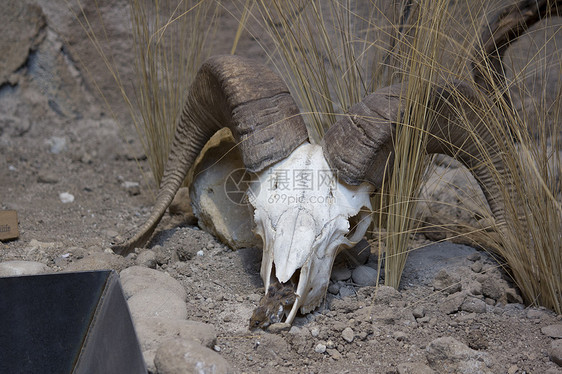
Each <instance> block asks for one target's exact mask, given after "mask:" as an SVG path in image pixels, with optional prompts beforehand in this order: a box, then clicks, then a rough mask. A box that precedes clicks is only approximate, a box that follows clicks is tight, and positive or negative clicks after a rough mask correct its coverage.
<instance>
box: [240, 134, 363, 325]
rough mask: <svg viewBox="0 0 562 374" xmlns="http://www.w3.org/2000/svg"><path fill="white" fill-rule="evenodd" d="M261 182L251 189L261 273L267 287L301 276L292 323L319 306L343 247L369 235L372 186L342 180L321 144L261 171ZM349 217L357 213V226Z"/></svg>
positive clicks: (308, 146) (301, 149) (304, 146)
mask: <svg viewBox="0 0 562 374" xmlns="http://www.w3.org/2000/svg"><path fill="white" fill-rule="evenodd" d="M257 183H259V184H260V188H259V189H258V188H250V189H249V190H248V191H249V194H250V196H249V201H250V203H251V204H252V206H253V207H254V220H255V223H256V230H255V232H256V234H258V235H259V236H260V237H261V238H262V240H263V244H264V248H263V258H262V265H261V277H262V279H263V282H264V285H265V289H266V290H267V289H268V288H269V285H270V283H271V279H270V278H271V277H272V276H274V277H276V278H277V280H278V281H279V282H281V283H283V284H284V283H287V282H289V281H291V279H292V278H295V277H296V278H297V279H293V282H294V283H295V285H296V290H295V295H296V301H295V303H294V304H293V305H292V307H291V311H290V313H289V315H288V317H287V322H288V323H291V322H292V321H293V318H294V317H295V315H296V313H297V310H299V308H300V310H301V312H302V313H307V312H309V311H311V310H313V309H314V308H316V307H317V306H318V305H320V303H321V302H322V300H323V299H324V295H325V294H326V289H327V287H328V283H329V280H330V273H331V269H332V264H333V262H334V259H335V257H336V254H337V252H338V250H339V249H341V248H344V247H345V246H349V245H352V244H355V243H356V242H358V241H359V240H360V239H361V238H362V237H363V235H364V234H365V231H366V230H367V227H368V226H369V224H370V222H371V219H370V210H371V203H370V200H369V195H370V192H371V191H372V186H371V185H370V184H368V183H363V184H361V185H359V186H349V185H346V184H345V183H341V182H339V181H338V180H337V178H336V173H335V172H334V171H332V170H330V166H329V165H328V163H327V162H326V159H325V158H324V154H323V152H322V147H320V146H318V145H313V144H310V143H308V142H306V143H304V144H302V145H301V146H299V147H298V148H297V149H295V151H294V152H293V153H291V155H289V157H287V158H286V159H285V160H282V161H280V162H278V163H276V164H274V165H272V166H271V167H269V168H267V169H265V170H264V171H262V172H261V173H260V180H259V181H258V182H257ZM251 191H259V193H258V195H253V194H252V192H251ZM350 217H357V220H354V222H355V221H358V224H357V225H356V226H355V227H351V224H350V222H349V218H350ZM350 229H353V230H350ZM350 231H351V233H352V235H348V234H350Z"/></svg>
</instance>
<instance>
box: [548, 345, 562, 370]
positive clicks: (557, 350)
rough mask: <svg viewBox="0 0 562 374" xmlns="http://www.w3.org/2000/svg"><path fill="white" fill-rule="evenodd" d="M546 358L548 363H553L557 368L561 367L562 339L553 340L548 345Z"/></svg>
mask: <svg viewBox="0 0 562 374" xmlns="http://www.w3.org/2000/svg"><path fill="white" fill-rule="evenodd" d="M548 357H550V361H552V362H554V363H555V364H557V365H558V366H562V339H558V340H553V341H552V342H551V343H550V348H549V349H548Z"/></svg>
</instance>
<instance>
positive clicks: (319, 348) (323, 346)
mask: <svg viewBox="0 0 562 374" xmlns="http://www.w3.org/2000/svg"><path fill="white" fill-rule="evenodd" d="M314 352H316V353H324V352H326V344H322V343H318V344H316V346H315V347H314Z"/></svg>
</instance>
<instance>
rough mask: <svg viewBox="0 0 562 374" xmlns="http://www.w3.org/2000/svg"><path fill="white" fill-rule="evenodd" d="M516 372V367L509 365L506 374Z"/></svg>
mask: <svg viewBox="0 0 562 374" xmlns="http://www.w3.org/2000/svg"><path fill="white" fill-rule="evenodd" d="M517 370H519V368H518V367H517V365H511V366H510V367H509V369H507V374H515V373H517Z"/></svg>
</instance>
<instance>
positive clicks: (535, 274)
mask: <svg viewBox="0 0 562 374" xmlns="http://www.w3.org/2000/svg"><path fill="white" fill-rule="evenodd" d="M289 3H290V4H289ZM261 4H262V8H263V9H261V16H262V18H263V19H265V24H266V26H268V30H269V32H270V33H271V35H272V38H273V40H274V41H275V42H276V44H275V46H276V48H277V49H276V50H273V51H269V54H270V56H271V57H270V58H271V59H272V60H273V61H275V64H276V65H277V66H278V68H279V69H280V70H281V71H282V72H284V73H285V76H286V79H287V80H288V81H289V84H290V86H291V87H292V89H293V92H294V94H295V96H296V98H297V101H298V102H299V104H300V105H301V107H302V108H303V109H304V112H305V113H306V116H307V117H306V120H307V123H308V124H309V125H310V128H311V129H313V134H314V137H315V138H320V137H321V136H322V134H323V131H324V130H325V129H326V128H327V127H328V126H330V125H331V124H332V123H333V122H334V121H335V120H336V119H337V114H336V113H341V112H342V111H345V110H346V109H347V108H349V107H350V106H351V105H352V104H354V103H355V102H357V101H359V100H360V99H361V98H362V97H363V96H364V95H366V94H368V93H370V92H372V91H374V90H375V89H376V88H379V87H382V86H384V85H387V84H389V83H393V82H396V81H401V82H406V83H407V85H406V86H405V92H404V102H403V105H404V109H405V111H404V116H403V117H402V119H401V121H400V123H399V125H398V129H399V130H398V131H397V137H396V142H395V147H396V148H395V149H396V154H395V157H396V160H395V164H394V167H393V170H392V171H393V172H392V173H389V175H392V176H391V177H389V178H387V179H386V181H385V188H384V191H382V192H383V193H382V199H381V200H379V202H378V204H377V207H379V209H378V210H379V215H378V217H375V222H378V223H379V227H381V228H384V229H385V230H383V231H382V232H384V234H383V233H380V235H381V237H380V238H379V239H383V240H384V241H385V242H386V248H387V249H386V253H384V259H385V282H386V284H389V285H392V286H394V287H397V286H398V284H399V281H400V275H401V271H402V269H403V266H404V262H405V259H406V256H407V253H408V251H409V250H412V248H411V242H410V239H411V237H412V236H413V235H414V234H415V233H416V228H417V226H418V223H419V222H418V221H417V220H418V216H417V209H416V205H417V203H418V201H419V191H420V186H421V184H422V182H423V180H424V175H425V173H426V171H427V169H426V165H427V162H425V159H426V157H425V156H424V154H423V148H424V142H425V141H426V140H425V139H424V138H425V136H424V128H426V127H427V125H428V124H429V123H431V121H432V118H431V117H432V113H431V111H430V110H428V108H429V107H428V105H427V103H428V101H427V100H428V96H427V93H428V92H429V90H430V89H431V87H432V86H435V85H439V84H442V82H446V81H450V80H451V79H462V80H463V81H467V82H471V83H472V84H473V88H474V89H475V90H477V91H476V92H479V93H480V95H482V97H481V99H482V100H481V101H482V103H485V105H483V107H478V108H472V109H473V110H474V111H475V112H479V113H481V117H482V119H485V120H486V123H487V126H489V128H490V131H491V132H492V133H493V134H494V137H495V142H496V143H497V147H496V148H494V149H491V148H486V147H485V146H484V145H483V146H482V148H481V151H482V152H483V154H484V159H483V160H481V162H482V165H485V166H486V167H487V168H489V169H490V170H491V172H492V175H493V178H494V179H495V181H496V182H497V187H498V188H499V189H500V190H501V192H502V196H503V199H502V200H504V201H505V204H506V206H505V212H504V214H505V220H503V221H501V222H495V223H493V224H492V225H491V226H490V225H489V224H486V223H490V222H494V220H493V219H492V218H491V217H488V219H480V222H481V224H480V225H477V226H476V227H464V228H462V227H461V228H462V230H461V231H460V232H457V233H456V235H457V236H466V237H467V240H470V241H473V242H474V241H476V243H478V244H480V245H482V246H484V247H486V248H488V249H490V250H492V251H493V252H494V253H495V254H496V255H497V256H499V257H498V260H499V261H501V262H502V264H503V265H505V266H506V269H508V271H509V272H510V273H511V274H512V276H513V279H514V281H515V282H516V283H517V285H518V286H519V288H520V289H521V291H522V293H523V295H524V297H525V300H526V301H527V302H529V303H537V304H541V305H545V306H548V307H550V308H553V309H554V310H556V311H558V312H560V311H561V309H560V307H561V305H560V304H561V289H562V288H561V282H562V278H561V273H562V262H561V256H562V255H561V253H562V248H561V245H562V244H561V243H562V238H561V235H562V234H561V232H562V219H561V208H560V206H561V192H560V191H561V190H562V188H561V187H562V186H561V184H560V183H561V182H560V172H561V169H560V167H561V163H560V134H559V130H557V126H558V125H559V124H560V100H561V99H560V97H561V95H560V83H559V76H560V70H562V68H561V67H560V61H561V60H562V59H560V55H559V52H558V50H559V49H558V48H557V46H556V45H555V44H556V42H555V40H556V35H555V34H556V32H555V31H554V30H559V27H558V29H556V28H555V26H553V25H549V23H543V24H541V25H539V26H538V27H536V28H535V29H534V31H533V32H535V33H536V32H543V31H545V30H546V31H547V32H546V33H545V34H544V36H542V39H541V38H540V37H539V38H534V39H533V42H532V44H533V46H534V49H531V50H534V52H532V53H531V54H530V55H528V56H526V57H527V59H526V60H525V62H524V63H523V64H521V63H519V65H518V66H516V65H517V64H516V63H515V61H514V60H513V59H511V60H510V59H509V56H507V57H506V65H505V66H506V68H508V69H510V68H511V70H513V72H512V73H511V75H510V76H509V78H508V80H507V81H506V82H505V83H502V84H500V83H499V82H498V81H497V79H495V78H496V76H495V74H496V73H497V71H495V70H493V66H491V65H489V66H484V69H483V75H484V76H485V77H486V78H487V79H488V80H489V85H488V86H489V87H488V88H489V89H490V92H486V91H484V90H482V89H481V87H479V86H476V85H475V84H474V82H473V80H472V74H473V71H472V70H471V64H470V62H471V56H473V55H474V53H475V51H474V46H475V45H477V48H476V50H477V51H478V50H479V48H478V44H477V39H478V35H479V34H480V33H481V31H482V29H483V27H484V26H485V25H486V24H487V22H488V21H489V19H486V18H485V17H484V14H496V13H498V11H499V10H500V9H501V7H500V6H497V7H495V8H494V3H492V2H477V1H468V0H467V1H464V2H456V3H455V4H453V5H451V4H449V2H447V1H427V2H426V1H419V2H415V3H413V2H409V1H403V2H400V4H399V6H397V7H396V9H395V12H394V13H393V14H395V16H394V17H392V18H387V19H385V18H384V14H392V13H391V12H390V13H389V12H382V9H383V5H382V4H383V3H382V2H371V4H370V5H371V8H370V9H369V11H367V12H365V11H363V12H358V11H357V9H356V8H354V6H357V5H356V3H354V2H350V1H337V0H333V1H327V2H326V1H324V2H319V1H311V2H302V3H300V2H281V1H275V0H272V1H269V2H267V4H266V3H265V2H264V1H262V2H261ZM272 5H273V6H272ZM486 6H487V8H486ZM502 6H505V5H502ZM385 10H388V9H387V8H386V9H385ZM460 12H462V13H460ZM406 16H409V17H406ZM541 35H542V34H541ZM547 35H548V36H547ZM553 44H554V45H553ZM527 50H528V51H529V49H527ZM521 65H522V66H521ZM373 66H378V68H377V69H373ZM508 73H509V72H508ZM548 74H551V75H548ZM552 74H554V75H552ZM508 75H509V74H508ZM553 79H554V80H555V81H557V82H558V83H556V84H557V86H556V87H554V88H552V80H553ZM480 83H481V82H480ZM458 96H459V97H458V99H459V100H461V101H462V100H463V98H462V95H460V93H459V94H458ZM549 98H551V99H549ZM458 115H459V116H460V117H461V118H462V116H463V113H462V111H459V113H458ZM465 121H466V122H467V123H466V126H465V127H466V128H467V137H472V138H474V139H475V140H476V141H481V140H480V139H478V135H477V134H476V133H474V132H471V131H470V129H471V128H473V124H471V123H468V122H469V120H468V118H466V119H465ZM512 137H513V138H512ZM498 155H500V156H498ZM497 157H501V164H503V165H506V169H505V170H503V169H502V170H498V169H497V167H496V166H494V165H498V160H497ZM379 242H380V241H379Z"/></svg>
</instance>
